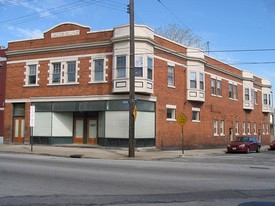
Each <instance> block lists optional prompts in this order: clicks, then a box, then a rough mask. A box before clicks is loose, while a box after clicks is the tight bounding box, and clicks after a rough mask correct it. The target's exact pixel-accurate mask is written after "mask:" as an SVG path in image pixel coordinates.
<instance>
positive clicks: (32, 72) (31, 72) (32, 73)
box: [25, 64, 38, 86]
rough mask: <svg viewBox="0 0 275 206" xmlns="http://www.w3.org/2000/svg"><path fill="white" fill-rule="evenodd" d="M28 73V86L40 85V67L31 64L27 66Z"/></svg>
mask: <svg viewBox="0 0 275 206" xmlns="http://www.w3.org/2000/svg"><path fill="white" fill-rule="evenodd" d="M26 68H27V71H26V74H27V78H26V79H27V81H26V82H25V83H26V85H29V86H31V85H37V84H38V81H37V80H38V65H37V64H29V65H27V66H26Z"/></svg>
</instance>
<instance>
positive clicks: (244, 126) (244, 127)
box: [243, 121, 246, 135]
mask: <svg viewBox="0 0 275 206" xmlns="http://www.w3.org/2000/svg"><path fill="white" fill-rule="evenodd" d="M245 129H246V123H245V121H243V135H245V134H246V133H245V131H246V130H245Z"/></svg>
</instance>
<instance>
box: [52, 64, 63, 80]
mask: <svg viewBox="0 0 275 206" xmlns="http://www.w3.org/2000/svg"><path fill="white" fill-rule="evenodd" d="M52 83H61V63H60V62H56V63H53V71H52Z"/></svg>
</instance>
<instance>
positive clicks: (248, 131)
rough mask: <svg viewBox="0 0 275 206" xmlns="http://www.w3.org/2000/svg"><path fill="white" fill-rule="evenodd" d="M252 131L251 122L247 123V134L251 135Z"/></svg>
mask: <svg viewBox="0 0 275 206" xmlns="http://www.w3.org/2000/svg"><path fill="white" fill-rule="evenodd" d="M250 129H251V126H250V122H248V123H247V134H248V135H249V134H251V133H250Z"/></svg>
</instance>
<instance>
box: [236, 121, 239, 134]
mask: <svg viewBox="0 0 275 206" xmlns="http://www.w3.org/2000/svg"><path fill="white" fill-rule="evenodd" d="M235 134H236V135H239V122H236V123H235Z"/></svg>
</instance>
